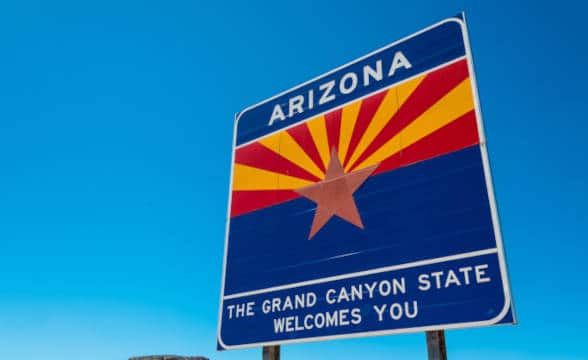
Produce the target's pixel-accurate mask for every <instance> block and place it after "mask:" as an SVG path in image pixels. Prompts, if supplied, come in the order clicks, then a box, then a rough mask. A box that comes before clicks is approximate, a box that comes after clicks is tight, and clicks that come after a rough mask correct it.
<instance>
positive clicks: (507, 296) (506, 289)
mask: <svg viewBox="0 0 588 360" xmlns="http://www.w3.org/2000/svg"><path fill="white" fill-rule="evenodd" d="M461 15H462V17H463V20H462V19H459V18H457V17H451V18H448V19H444V20H442V21H440V22H438V23H436V24H433V25H431V26H429V27H426V28H424V29H422V30H420V31H418V32H416V33H414V34H412V35H409V36H407V37H404V38H402V39H400V40H397V41H395V42H393V43H391V44H389V45H386V46H384V47H382V48H380V49H378V50H375V51H372V52H371V53H369V54H367V55H364V56H362V57H360V58H357V59H355V60H353V61H351V62H349V63H347V64H344V65H341V66H339V67H337V68H335V69H333V70H331V71H329V72H327V73H324V74H321V75H319V76H317V77H315V78H313V79H311V80H308V81H306V82H304V83H302V84H300V85H297V86H295V87H293V88H291V89H288V90H286V91H283V92H281V93H279V94H277V95H275V96H272V97H270V98H268V99H266V100H263V101H261V102H259V103H257V104H254V105H251V106H249V107H247V108H245V109H244V110H243V111H241V112H239V113H238V114H237V115H236V116H235V125H234V130H233V151H232V155H231V176H230V181H229V196H228V206H227V222H226V229H225V244H224V257H223V272H222V282H221V289H220V303H219V315H218V323H217V324H218V327H217V341H218V342H219V344H220V345H221V346H222V347H223V348H224V349H225V350H233V349H244V348H252V347H260V346H272V345H282V344H296V343H306V342H316V341H325V340H335V339H349V338H358V337H368V336H369V337H371V336H380V335H392V334H406V333H414V332H422V331H433V330H445V329H462V328H471V327H481V326H488V325H492V324H496V323H497V322H499V321H500V320H502V319H503V318H504V317H505V316H506V314H507V313H508V311H509V310H510V309H511V303H512V299H511V291H510V282H509V279H508V272H507V269H506V259H505V254H504V247H503V243H502V233H501V231H500V224H499V218H498V209H497V206H496V199H495V195H494V186H493V183H492V176H491V174H490V162H489V159H488V150H487V148H486V136H485V133H484V126H483V122H482V113H481V110H480V100H479V97H478V90H477V84H476V76H475V72H474V63H473V59H472V52H471V47H470V41H469V34H468V30H467V26H466V21H465V13H463V12H462V13H461ZM449 22H456V23H458V24H459V25H460V27H461V30H462V35H463V41H464V45H465V52H466V54H465V58H466V59H467V63H468V72H469V75H470V78H471V86H472V94H473V97H474V109H475V112H476V121H477V127H478V136H479V138H480V144H479V146H480V151H481V155H482V164H483V168H484V177H485V181H486V190H487V193H488V200H489V203H490V211H491V215H492V224H493V229H494V237H495V239H496V250H497V255H498V262H499V266H500V274H501V280H502V285H503V293H504V306H503V308H502V310H501V311H500V312H499V313H498V315H497V316H495V317H494V318H492V319H489V320H483V321H472V322H463V323H453V324H441V325H430V326H420V327H412V328H402V329H390V330H378V331H366V332H360V333H350V334H339V335H328V336H319V337H306V338H298V339H292V340H278V341H268V342H258V343H249V344H242V345H233V346H231V345H227V344H225V343H224V342H223V341H222V337H221V328H222V314H223V304H224V299H225V298H226V297H225V296H224V289H225V277H226V265H227V251H228V241H229V228H230V221H231V200H232V196H231V193H232V184H233V175H234V174H233V168H234V162H235V151H236V149H237V148H238V147H241V146H244V145H246V144H247V143H244V144H241V145H239V146H236V144H237V125H238V122H239V119H240V118H241V116H242V115H243V114H244V113H246V112H247V111H249V110H251V109H253V108H255V107H258V106H260V105H262V104H265V103H267V102H269V101H271V100H273V99H275V98H277V97H279V96H282V95H284V94H287V93H289V92H291V91H293V90H296V89H298V88H300V87H302V86H304V85H307V84H309V83H312V82H315V81H317V80H319V79H321V78H323V77H325V76H328V75H329V74H331V73H334V72H336V71H338V70H340V69H343V68H345V67H347V66H350V65H352V64H354V63H357V62H359V61H361V60H363V59H365V58H368V57H370V56H372V55H374V54H377V53H379V52H382V51H384V50H386V49H388V48H390V47H392V46H395V45H397V44H399V43H402V42H404V41H407V40H409V39H411V38H413V37H415V36H417V35H419V34H422V33H424V32H426V31H429V30H431V29H433V28H435V27H438V26H441V25H443V24H446V23H449ZM459 59H463V57H460V58H459ZM453 61H456V60H455V59H454V60H452V61H451V62H453ZM449 63H450V62H449ZM446 65H447V63H445V64H443V65H441V66H439V67H442V66H446ZM433 69H435V68H433ZM433 69H429V70H427V71H424V72H422V73H420V74H418V75H415V76H419V75H421V74H423V73H426V72H430V71H432V70H433ZM411 78H412V77H411ZM408 80H409V79H405V80H403V81H402V82H404V81H408ZM399 83H401V82H397V83H394V84H392V85H391V86H396V85H398V84H399ZM370 95H371V94H370ZM366 96H368V95H366ZM358 99H359V98H355V99H353V100H352V101H357V100H358ZM342 106H345V104H342V105H339V106H338V107H342ZM330 110H332V109H329V110H327V111H330ZM305 120H307V119H303V120H300V121H298V122H296V123H295V124H293V125H291V126H294V125H297V124H299V123H301V122H303V121H305ZM285 129H286V128H280V129H278V130H276V131H283V130H285ZM272 133H273V132H272ZM272 133H268V134H265V135H263V136H262V137H265V136H269V135H270V134H272ZM260 138H261V137H260ZM258 140H259V138H257V139H255V140H253V141H258ZM250 142H251V141H250ZM248 143H249V142H248ZM474 256H475V255H474ZM345 275H346V274H344V275H341V276H345ZM331 280H336V277H333V278H332V279H331ZM512 316H513V321H514V323H516V314H515V311H514V307H513V309H512Z"/></svg>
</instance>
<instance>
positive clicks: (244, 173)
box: [233, 164, 312, 191]
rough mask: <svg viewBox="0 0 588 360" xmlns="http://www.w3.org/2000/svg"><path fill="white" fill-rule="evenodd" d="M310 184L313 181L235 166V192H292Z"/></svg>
mask: <svg viewBox="0 0 588 360" xmlns="http://www.w3.org/2000/svg"><path fill="white" fill-rule="evenodd" d="M310 184H312V181H307V180H302V179H299V178H295V177H292V176H288V175H283V174H279V173H275V172H272V171H267V170H262V169H258V168H254V167H251V166H247V165H242V164H235V168H234V169H233V191H238V190H290V189H298V188H300V187H303V186H306V185H310Z"/></svg>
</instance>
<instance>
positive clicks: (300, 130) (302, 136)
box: [287, 122, 325, 172]
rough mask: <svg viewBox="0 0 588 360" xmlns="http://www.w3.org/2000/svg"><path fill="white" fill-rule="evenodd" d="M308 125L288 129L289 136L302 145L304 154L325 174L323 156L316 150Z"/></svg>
mask: <svg viewBox="0 0 588 360" xmlns="http://www.w3.org/2000/svg"><path fill="white" fill-rule="evenodd" d="M306 124H307V122H306V123H304V124H301V125H298V126H295V127H293V128H290V129H288V130H287V131H288V134H290V136H292V138H293V139H294V141H296V142H297V143H298V145H300V147H301V148H302V150H304V152H305V153H306V154H307V155H308V156H309V157H310V159H311V160H312V161H313V162H314V163H315V165H316V166H318V167H319V169H321V171H323V172H325V165H324V164H323V160H322V159H321V155H320V154H319V152H318V149H317V148H316V144H315V143H314V140H313V139H312V135H311V134H310V130H308V126H307V125H306Z"/></svg>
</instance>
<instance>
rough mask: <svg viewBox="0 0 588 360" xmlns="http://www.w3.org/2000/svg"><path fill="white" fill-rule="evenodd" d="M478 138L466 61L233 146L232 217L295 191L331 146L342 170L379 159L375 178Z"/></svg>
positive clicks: (313, 177) (321, 166) (322, 163)
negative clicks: (247, 142)
mask: <svg viewBox="0 0 588 360" xmlns="http://www.w3.org/2000/svg"><path fill="white" fill-rule="evenodd" d="M477 143H479V136H478V131H477V124H476V115H475V111H474V100H473V96H472V86H471V80H470V77H469V74H468V66H467V62H466V60H465V59H464V60H460V61H458V62H455V63H452V64H450V65H447V66H445V67H443V68H441V69H438V70H435V71H433V72H429V73H427V74H424V75H422V76H419V77H416V78H413V79H411V80H409V81H406V82H404V83H402V84H400V85H396V86H393V87H391V88H388V89H385V90H382V91H380V92H378V93H375V94H373V95H370V96H369V97H366V98H364V99H361V100H357V101H354V102H352V103H349V104H347V105H345V106H343V107H341V108H338V109H336V110H333V111H331V112H329V113H326V114H324V115H321V116H317V117H315V118H312V119H310V120H308V121H306V122H304V123H302V124H299V125H296V126H294V127H291V128H288V129H286V130H282V131H279V132H276V133H274V134H271V135H269V136H266V137H263V138H261V139H259V140H258V141H256V142H253V143H250V144H246V145H244V146H241V147H239V148H237V149H236V151H235V163H234V165H233V166H234V168H233V184H232V201H231V216H232V217H234V216H239V215H242V214H245V213H248V212H251V211H255V210H258V209H261V208H264V207H267V206H271V205H275V204H278V203H281V202H285V201H288V200H291V199H294V198H297V197H299V196H300V195H299V194H297V193H296V192H295V191H293V190H294V189H298V188H301V187H304V186H307V185H311V184H313V183H315V182H318V181H321V180H322V179H324V177H325V169H326V167H327V165H328V163H329V160H330V153H331V151H330V150H331V149H333V148H336V149H337V154H338V156H339V160H340V162H341V164H342V165H343V167H344V169H345V172H346V173H347V172H351V171H355V170H360V169H363V168H366V167H369V166H372V165H376V164H379V166H378V168H377V170H376V171H375V172H374V173H373V174H372V176H374V175H377V174H380V173H382V172H386V171H391V170H394V169H397V168H399V167H402V166H407V165H410V164H414V163H417V162H420V161H423V160H427V159H430V158H434V157H437V156H439V155H443V154H447V153H449V152H453V151H457V150H460V149H463V148H465V147H468V146H471V145H474V144H477Z"/></svg>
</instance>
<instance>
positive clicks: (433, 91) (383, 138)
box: [350, 59, 468, 171]
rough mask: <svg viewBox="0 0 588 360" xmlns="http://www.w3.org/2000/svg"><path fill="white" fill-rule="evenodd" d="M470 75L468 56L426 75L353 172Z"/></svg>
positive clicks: (375, 139) (367, 149)
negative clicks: (466, 58)
mask: <svg viewBox="0 0 588 360" xmlns="http://www.w3.org/2000/svg"><path fill="white" fill-rule="evenodd" d="M467 77H468V67H467V62H466V60H465V59H464V60H462V61H459V62H456V63H454V64H451V65H449V66H447V67H445V68H442V69H440V70H437V71H434V72H432V73H430V74H429V75H427V77H426V78H425V79H424V80H423V81H422V82H421V83H420V84H419V86H418V87H417V88H416V89H415V90H414V91H413V93H412V94H411V95H410V96H409V98H408V99H407V100H406V101H405V102H404V104H403V105H402V106H401V107H400V109H398V111H397V112H396V114H395V115H394V116H392V118H391V119H390V120H388V122H387V123H386V126H384V128H383V129H382V131H380V133H379V134H378V135H377V136H376V137H375V138H374V140H373V141H372V143H371V144H370V145H368V147H367V148H366V149H365V151H364V152H363V153H362V154H361V156H359V158H358V159H357V160H356V161H355V163H353V165H352V166H351V168H350V171H353V169H355V167H357V166H358V165H359V164H361V163H362V162H363V161H364V160H365V159H367V158H368V157H370V155H372V154H373V153H374V152H376V151H377V150H378V149H379V148H380V147H381V146H382V145H384V144H385V143H386V142H387V141H388V140H390V139H391V138H392V137H393V136H394V135H396V134H397V133H398V132H400V130H402V129H403V128H405V127H406V126H407V125H408V124H410V123H411V122H412V121H414V120H415V119H416V118H418V116H419V115H421V114H422V113H423V112H425V110H427V109H428V108H429V107H431V106H432V105H433V104H435V103H436V102H437V101H438V100H439V99H441V98H442V97H443V96H444V95H445V94H447V92H449V91H450V90H451V89H453V88H454V87H456V86H457V85H458V84H459V83H460V82H462V81H463V80H464V79H465V78H467Z"/></svg>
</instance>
